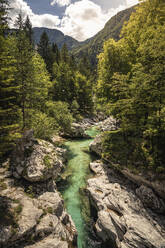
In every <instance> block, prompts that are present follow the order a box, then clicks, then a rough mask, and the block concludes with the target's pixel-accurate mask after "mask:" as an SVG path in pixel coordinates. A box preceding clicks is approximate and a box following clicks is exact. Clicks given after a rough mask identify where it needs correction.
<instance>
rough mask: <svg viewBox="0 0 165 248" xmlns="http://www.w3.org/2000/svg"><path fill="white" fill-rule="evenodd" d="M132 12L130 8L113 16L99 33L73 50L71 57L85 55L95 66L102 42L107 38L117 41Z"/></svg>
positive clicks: (132, 8)
mask: <svg viewBox="0 0 165 248" xmlns="http://www.w3.org/2000/svg"><path fill="white" fill-rule="evenodd" d="M133 10H134V7H131V8H129V9H126V10H123V11H121V12H119V13H118V14H116V15H115V16H113V17H112V18H111V19H110V20H109V21H108V22H107V23H106V24H105V26H104V28H103V29H102V30H101V31H100V32H99V33H97V34H96V35H95V36H94V37H92V38H90V39H88V40H86V41H85V42H83V43H82V44H81V45H80V46H78V47H76V48H75V49H73V50H72V53H73V55H74V56H75V57H77V58H80V57H82V55H87V56H88V58H89V59H90V62H91V64H92V65H93V66H95V65H96V64H97V59H96V57H97V55H98V54H99V53H100V52H101V51H102V47H103V43H104V41H106V40H108V39H109V38H113V39H115V40H119V38H120V37H119V36H120V31H121V28H122V26H123V24H124V22H125V21H128V20H129V17H130V15H131V13H132V12H133Z"/></svg>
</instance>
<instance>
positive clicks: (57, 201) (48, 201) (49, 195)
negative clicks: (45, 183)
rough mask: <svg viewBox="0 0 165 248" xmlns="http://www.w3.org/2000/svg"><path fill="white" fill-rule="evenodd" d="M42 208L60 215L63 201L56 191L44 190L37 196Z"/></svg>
mask: <svg viewBox="0 0 165 248" xmlns="http://www.w3.org/2000/svg"><path fill="white" fill-rule="evenodd" d="M38 200H39V202H40V204H41V206H42V208H44V209H48V210H49V211H52V212H53V213H54V214H55V215H56V216H58V217H60V216H61V215H62V212H63V209H64V201H63V200H62V199H61V197H60V196H59V193H57V192H55V193H54V192H46V193H44V194H43V195H41V196H40V197H39V198H38Z"/></svg>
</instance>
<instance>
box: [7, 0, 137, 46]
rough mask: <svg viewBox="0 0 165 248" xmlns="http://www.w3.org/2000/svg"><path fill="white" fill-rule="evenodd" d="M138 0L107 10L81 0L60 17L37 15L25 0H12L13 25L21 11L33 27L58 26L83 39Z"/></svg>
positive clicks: (61, 1) (60, 0)
mask: <svg viewBox="0 0 165 248" xmlns="http://www.w3.org/2000/svg"><path fill="white" fill-rule="evenodd" d="M69 2H70V0H52V2H51V4H53V3H54V4H55V3H58V4H63V5H64V3H65V5H66V4H67V3H69ZM137 2H138V0H126V2H125V4H122V5H120V6H119V7H118V8H111V9H107V10H106V11H105V10H103V9H102V8H101V6H100V5H98V4H96V3H94V2H92V0H79V1H77V2H75V3H72V4H69V6H67V7H66V10H65V14H64V16H63V17H62V19H60V18H59V17H58V16H55V15H50V14H42V15H37V14H35V13H33V11H32V9H31V8H30V6H29V5H28V4H27V3H26V2H24V0H10V7H11V8H12V10H11V12H10V17H11V26H12V25H13V23H14V22H15V19H16V16H17V15H18V14H19V13H20V11H21V13H22V14H23V16H27V15H28V16H29V17H30V20H31V22H32V24H33V27H47V28H56V29H59V30H61V31H62V32H64V34H65V35H69V36H72V37H74V38H75V39H77V40H79V41H82V40H85V39H87V38H90V37H92V36H94V35H95V34H96V33H97V32H98V31H100V30H101V29H102V28H103V27H104V25H105V23H106V22H107V21H108V20H109V19H110V18H111V17H112V16H114V15H115V14H116V13H117V12H119V11H121V10H123V9H126V8H128V7H130V6H132V5H134V4H137Z"/></svg>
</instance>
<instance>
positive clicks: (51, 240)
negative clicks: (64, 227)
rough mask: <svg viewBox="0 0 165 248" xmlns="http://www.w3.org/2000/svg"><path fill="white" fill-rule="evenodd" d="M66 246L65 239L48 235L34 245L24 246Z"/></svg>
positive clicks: (53, 247)
mask: <svg viewBox="0 0 165 248" xmlns="http://www.w3.org/2000/svg"><path fill="white" fill-rule="evenodd" d="M49 247H51V248H68V244H67V242H66V241H61V240H59V239H58V238H56V237H53V236H52V235H51V236H48V237H46V238H45V239H43V240H41V241H39V242H37V243H35V244H34V245H28V246H25V248H49Z"/></svg>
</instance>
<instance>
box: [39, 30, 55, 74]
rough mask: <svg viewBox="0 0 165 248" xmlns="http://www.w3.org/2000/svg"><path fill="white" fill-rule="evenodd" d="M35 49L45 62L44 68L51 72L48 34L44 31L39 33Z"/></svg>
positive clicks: (50, 51)
mask: <svg viewBox="0 0 165 248" xmlns="http://www.w3.org/2000/svg"><path fill="white" fill-rule="evenodd" d="M37 51H38V53H39V54H40V56H41V57H42V58H43V59H44V61H45V63H46V68H47V70H48V71H49V73H52V64H53V61H52V49H51V46H50V42H49V38H48V35H47V33H46V32H45V31H44V32H43V33H42V35H41V38H40V41H39V44H38V49H37Z"/></svg>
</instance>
